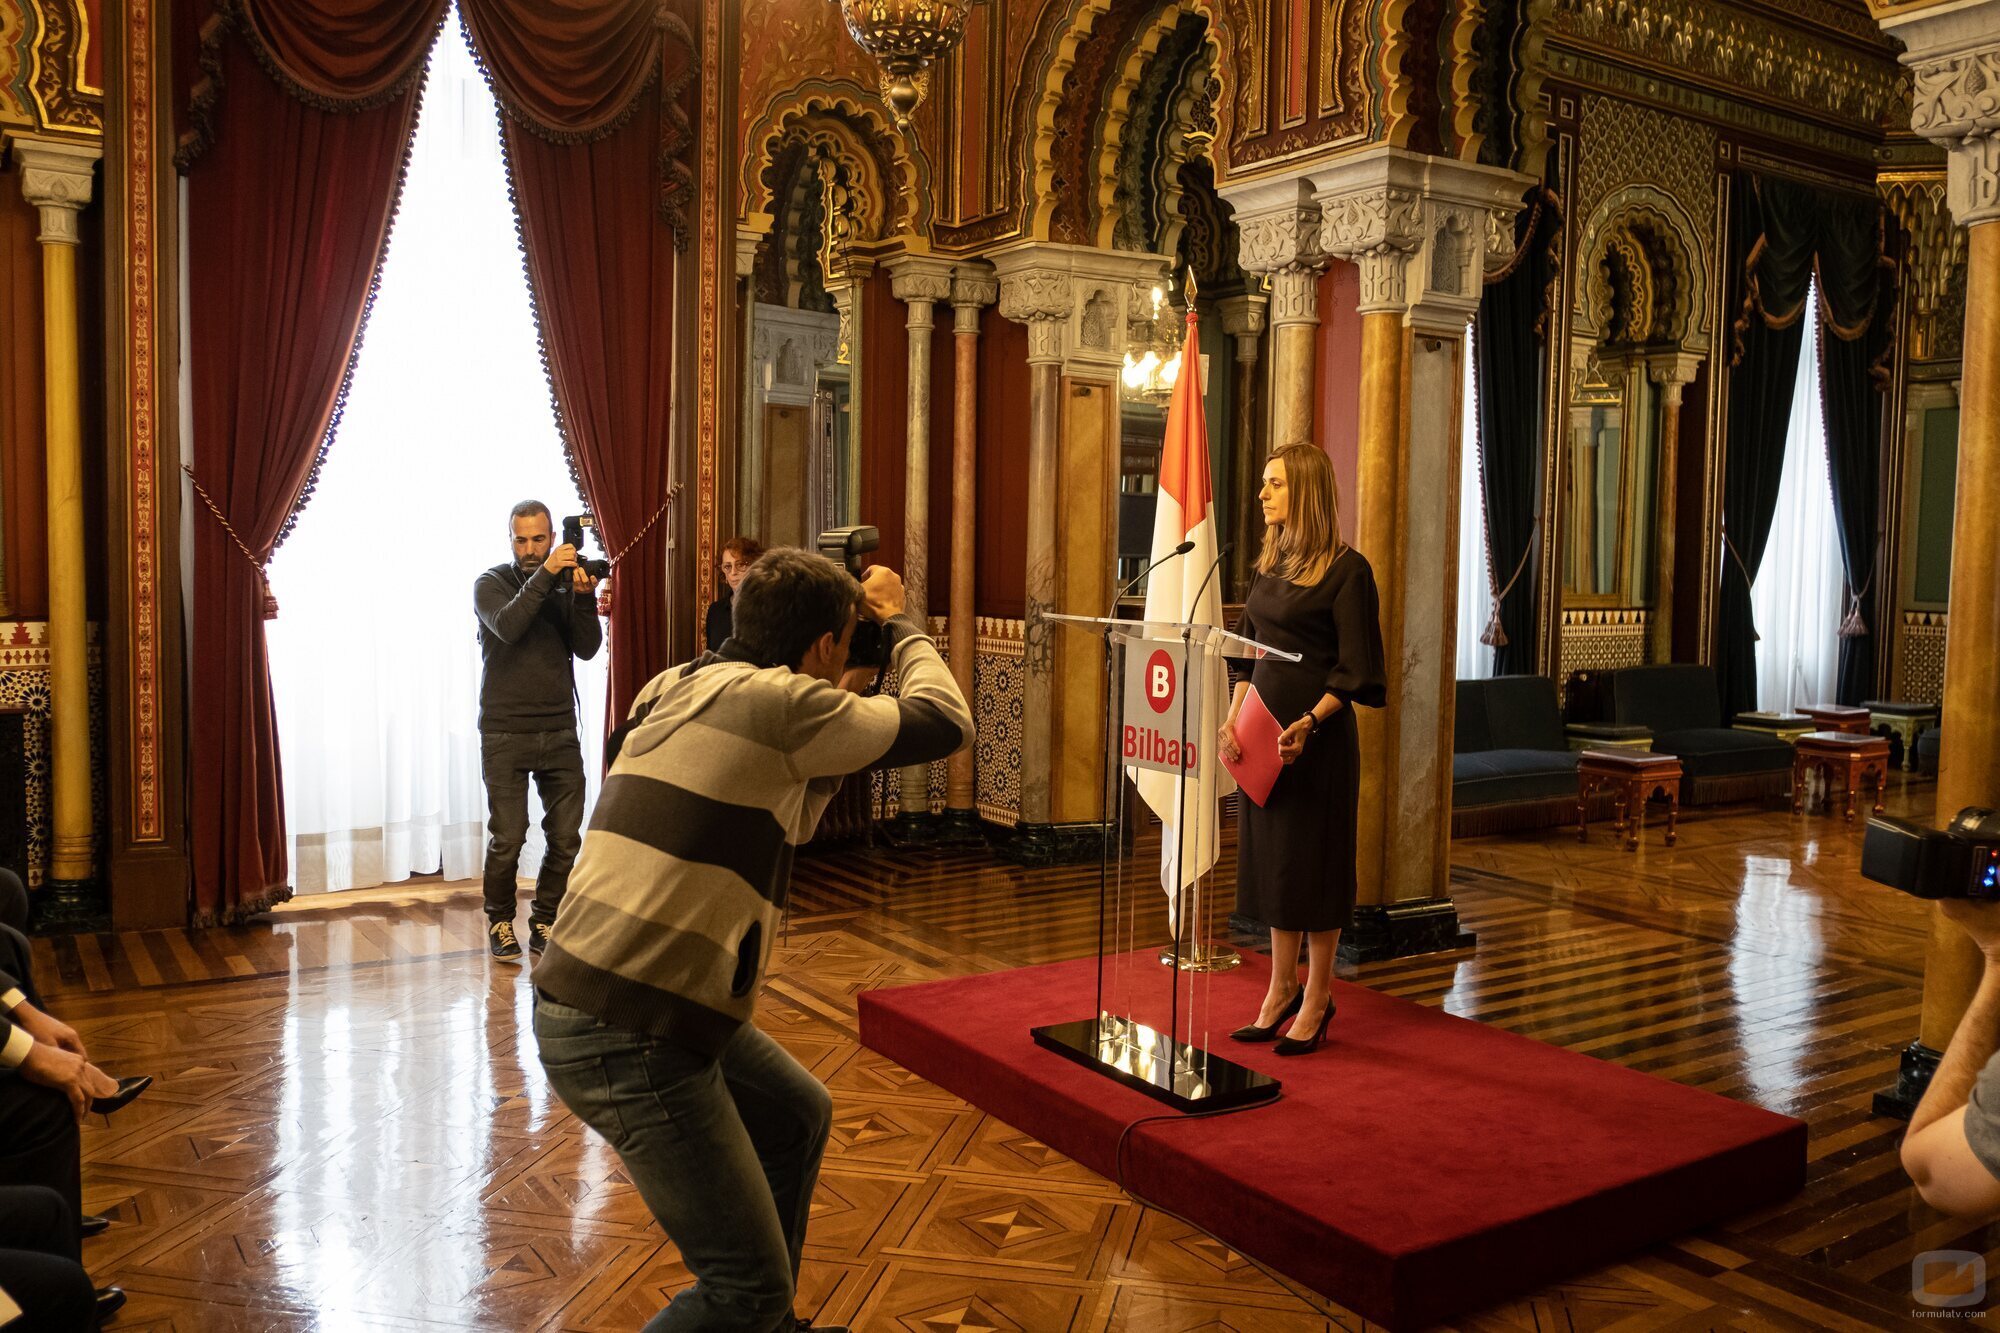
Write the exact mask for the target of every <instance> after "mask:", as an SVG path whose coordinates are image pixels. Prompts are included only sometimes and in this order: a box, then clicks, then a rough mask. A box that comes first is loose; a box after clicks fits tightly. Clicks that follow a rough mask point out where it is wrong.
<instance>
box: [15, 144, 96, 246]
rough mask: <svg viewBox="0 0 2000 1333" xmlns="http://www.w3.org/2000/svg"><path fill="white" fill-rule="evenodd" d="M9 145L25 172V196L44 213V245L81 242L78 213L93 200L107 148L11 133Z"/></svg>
mask: <svg viewBox="0 0 2000 1333" xmlns="http://www.w3.org/2000/svg"><path fill="white" fill-rule="evenodd" d="M7 144H8V147H9V148H10V149H11V150H12V152H13V154H14V165H15V166H16V167H17V168H18V169H19V171H20V173H21V195H22V197H23V198H25V199H26V200H27V201H28V202H29V203H31V204H33V205H34V206H35V207H36V209H38V210H39V211H40V213H41V217H42V231H41V236H40V240H41V242H42V244H44V245H76V244H78V243H80V242H81V240H82V239H83V236H82V232H81V230H80V229H79V226H78V221H77V215H78V214H79V213H81V212H82V211H83V209H84V208H85V207H86V206H87V205H88V204H89V203H90V198H91V190H92V185H93V181H92V176H93V173H94V171H95V168H96V166H97V161H98V159H99V158H101V157H103V156H104V150H103V149H102V148H101V147H100V146H98V145H96V144H86V143H76V142H73V141H71V140H68V139H51V138H48V137H46V136H44V135H39V134H10V135H8V136H7Z"/></svg>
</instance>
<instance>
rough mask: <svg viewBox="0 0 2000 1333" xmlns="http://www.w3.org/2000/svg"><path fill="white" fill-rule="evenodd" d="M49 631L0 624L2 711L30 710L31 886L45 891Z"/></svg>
mask: <svg viewBox="0 0 2000 1333" xmlns="http://www.w3.org/2000/svg"><path fill="white" fill-rule="evenodd" d="M48 633H49V626H48V622H47V621H43V620H4V621H0V707H9V708H25V709H27V710H28V716H27V717H26V718H25V719H24V721H25V722H26V725H25V726H24V727H23V728H22V732H23V735H24V749H25V750H26V762H27V769H28V887H29V888H31V889H32V888H38V887H40V885H41V883H42V880H43V879H44V878H45V877H46V874H47V871H48V858H49V714H50V707H51V698H52V693H51V691H50V689H49V645H48ZM98 639H99V635H98V626H97V625H95V624H92V625H91V626H90V640H89V643H90V649H89V651H90V804H91V812H92V814H91V818H92V824H93V827H95V828H96V829H98V830H99V832H100V840H101V834H102V830H103V828H104V809H105V795H106V793H105V749H104V743H105V739H104V664H103V660H102V658H103V651H102V649H101V647H100V646H99V642H98Z"/></svg>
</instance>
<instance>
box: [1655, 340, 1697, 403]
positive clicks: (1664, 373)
mask: <svg viewBox="0 0 2000 1333" xmlns="http://www.w3.org/2000/svg"><path fill="white" fill-rule="evenodd" d="M1707 359H1708V358H1707V357H1706V356H1704V355H1703V354H1701V353H1699V352H1666V353H1662V354H1660V355H1656V356H1650V357H1647V358H1646V378H1647V379H1649V380H1651V381H1652V382H1653V383H1655V384H1657V385H1659V386H1660V396H1661V398H1663V399H1664V400H1665V401H1666V404H1667V406H1669V407H1679V406H1680V405H1681V390H1682V389H1685V388H1686V387H1687V386H1688V385H1690V384H1692V383H1694V377H1695V376H1696V375H1697V374H1699V373H1700V371H1701V363H1702V362H1704V361H1706V360H1707Z"/></svg>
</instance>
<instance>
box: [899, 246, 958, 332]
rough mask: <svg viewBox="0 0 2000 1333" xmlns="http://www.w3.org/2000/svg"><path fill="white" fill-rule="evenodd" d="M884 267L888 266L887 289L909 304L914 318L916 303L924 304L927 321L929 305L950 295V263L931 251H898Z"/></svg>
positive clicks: (925, 319) (944, 299)
mask: <svg viewBox="0 0 2000 1333" xmlns="http://www.w3.org/2000/svg"><path fill="white" fill-rule="evenodd" d="M883 267H885V268H887V269H888V270H889V290H890V291H891V292H892V293H893V294H894V295H895V297H896V299H897V300H898V301H901V302H903V303H905V304H906V305H908V306H909V307H910V318H911V319H915V318H916V312H917V307H918V306H919V305H921V306H923V307H924V322H925V323H926V324H928V323H929V322H930V307H931V306H933V305H935V304H937V303H938V302H939V301H949V300H950V299H951V272H952V263H951V261H950V260H948V259H937V258H933V257H932V256H930V255H897V256H896V257H895V258H894V259H891V260H889V261H888V263H887V264H885V265H884V266H883Z"/></svg>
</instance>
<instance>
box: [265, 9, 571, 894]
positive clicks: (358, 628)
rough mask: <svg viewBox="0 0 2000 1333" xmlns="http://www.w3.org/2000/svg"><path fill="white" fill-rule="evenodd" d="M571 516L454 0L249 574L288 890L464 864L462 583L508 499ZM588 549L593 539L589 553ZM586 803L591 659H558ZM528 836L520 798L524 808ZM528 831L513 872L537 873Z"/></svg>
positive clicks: (494, 133) (466, 684)
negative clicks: (393, 185)
mask: <svg viewBox="0 0 2000 1333" xmlns="http://www.w3.org/2000/svg"><path fill="white" fill-rule="evenodd" d="M530 498H533V499H538V500H541V501H542V502H544V503H545V504H547V505H548V506H549V508H550V509H551V510H553V511H554V514H555V519H556V522H557V523H558V524H559V523H560V522H561V521H562V517H563V516H564V515H565V514H580V513H583V512H584V507H583V503H582V501H581V500H580V499H578V497H577V492H576V486H575V483H574V482H573V481H572V480H571V478H570V475H569V469H568V465H567V463H566V461H565V459H564V457H563V449H562V443H561V440H560V438H559V437H558V435H557V433H556V426H555V419H554V415H553V411H552V409H551V407H550V402H549V388H548V379H547V377H546V376H545V375H544V373H543V370H542V364H541V356H540V352H539V350H538V348H537V345H536V339H535V325H534V316H533V313H532V311H531V309H530V307H529V303H528V289H527V280H526V278H525V276H524V275H523V272H522V267H521V249H520V242H519V240H518V238H517V235H516V232H515V228H514V212H513V205H512V203H511V201H510V200H509V199H508V196H507V182H506V175H505V171H504V168H503V166H502V163H501V157H500V142H499V126H498V122H497V120H496V117H495V108H494V102H493V95H492V93H491V92H490V91H489V90H488V89H487V87H486V84H485V81H484V80H483V79H482V78H481V77H480V75H479V72H478V70H477V68H476V67H475V66H474V65H473V63H472V57H471V55H470V53H469V52H468V51H467V48H466V44H465V38H464V34H463V30H462V28H461V27H460V26H459V23H458V19H457V15H456V12H454V14H453V17H452V20H451V23H450V25H449V26H448V27H447V28H446V30H445V33H444V36H443V37H442V38H441V39H440V40H439V42H438V44H437V47H436V49H435V50H434V51H433V52H432V54H431V62H430V72H429V82H428V84H427V85H426V88H425V91H424V101H423V111H422V115H421V118H420V119H419V121H418V126H417V137H416V145H415V148H414V151H413V153H412V155H411V160H410V171H409V178H408V180H407V182H406V183H405V185H404V187H403V197H402V203H401V207H400V209H399V211H398V213H397V216H396V220H395V224H394V229H393V230H392V232H391V234H390V244H389V253H388V257H387V259H386V261H385V263H384V265H383V270H382V276H381V285H380V290H379V292H378V294H377V297H376V301H375V307H374V311H373V313H372V315H371V316H370V318H369V322H368V329H367V340H366V342H365V343H364V345H363V348H362V352H361V360H360V363H359V365H358V366H357V367H356V372H355V376H354V383H353V385H352V388H351V390H350V392H349V394H348V399H347V409H346V413H345V415H344V417H343V419H342V421H341V424H340V430H339V433H338V434H337V436H336V437H335V439H334V441H333V445H332V447H331V449H330V450H329V451H328V454H327V459H326V464H325V466H324V467H323V468H322V470H321V472H320V476H319V481H318V485H317V488H316V490H315V491H314V494H313V498H312V502H311V503H310V504H309V505H308V506H307V507H306V509H305V512H304V513H303V514H302V515H301V516H300V519H299V524H298V527H297V529H296V530H295V531H294V532H293V534H292V536H291V538H290V539H289V540H288V541H286V543H285V544H284V546H283V547H282V548H280V550H279V553H278V556H277V559H276V560H275V561H274V562H273V565H272V585H273V587H274V589H275V590H276V592H277V594H278V597H279V599H280V601H281V602H282V604H283V614H282V615H281V616H280V617H279V618H278V619H277V620H275V621H272V622H270V624H269V625H268V626H267V628H268V629H269V631H270V645H271V674H272V682H273V690H274V693H275V694H276V697H277V708H278V729H279V740H280V744H281V746H282V750H281V755H282V758H283V761H284V778H285V817H286V822H287V824H288V825H289V829H290V834H291V854H292V876H293V886H294V888H295V889H296V890H297V891H298V892H300V893H318V892H328V891H333V890H338V889H351V888H365V887H368V886H370V885H374V884H382V883H387V882H391V881H395V880H400V879H407V878H409V877H410V876H411V875H413V874H427V873H431V872H435V871H438V870H440V869H441V870H442V871H443V874H444V877H445V878H446V879H465V878H470V877H472V876H476V875H478V874H479V873H480V868H481V865H482V862H483V858H484V846H485V823H486V796H485V791H484V788H483V786H482V785H481V782H480V769H479V730H478V696H479V645H478V642H477V639H476V637H475V634H476V628H477V622H476V621H475V619H474V616H473V610H472V582H473V579H474V578H475V577H476V576H477V575H478V574H479V573H480V571H482V570H484V569H486V568H488V567H490V566H492V565H496V564H499V563H501V562H502V561H504V560H507V559H509V558H510V553H509V550H508V528H507V511H508V510H509V509H510V508H511V507H512V506H513V505H514V503H515V502H516V501H518V500H524V499H530ZM593 553H595V552H594V551H593ZM576 685H577V694H578V697H579V699H580V700H581V701H582V718H581V728H582V733H583V752H584V773H585V776H586V779H587V780H588V798H587V799H588V800H589V801H594V800H595V798H596V791H597V774H598V768H599V765H600V754H601V751H602V741H601V737H602V735H603V716H604V699H605V653H604V652H603V651H600V652H599V654H598V657H597V659H596V660H595V661H592V662H583V663H579V664H578V665H577V672H576ZM530 813H531V816H532V818H533V820H534V821H535V824H536V825H537V826H538V825H539V821H540V819H541V811H540V808H539V806H538V805H536V806H533V808H531V811H530ZM541 855H542V846H541V835H540V832H539V828H538V827H536V828H535V830H534V831H533V832H532V833H531V835H530V841H529V844H528V846H527V848H526V849H525V850H524V852H523V853H522V857H521V866H520V872H521V874H522V875H524V876H531V875H533V874H534V873H535V871H536V869H537V868H538V867H539V866H540V864H541Z"/></svg>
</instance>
